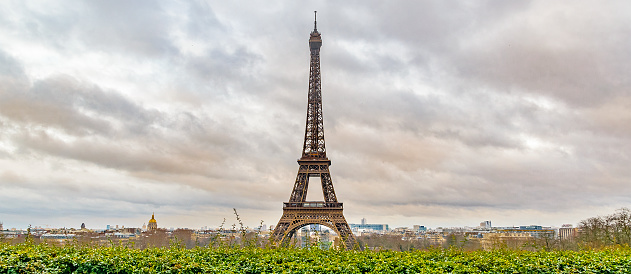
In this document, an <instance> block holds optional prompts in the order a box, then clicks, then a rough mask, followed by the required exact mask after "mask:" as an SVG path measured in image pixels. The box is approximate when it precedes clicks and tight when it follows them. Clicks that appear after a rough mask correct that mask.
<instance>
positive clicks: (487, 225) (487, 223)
mask: <svg viewBox="0 0 631 274" xmlns="http://www.w3.org/2000/svg"><path fill="white" fill-rule="evenodd" d="M480 228H491V221H484V222H481V223H480Z"/></svg>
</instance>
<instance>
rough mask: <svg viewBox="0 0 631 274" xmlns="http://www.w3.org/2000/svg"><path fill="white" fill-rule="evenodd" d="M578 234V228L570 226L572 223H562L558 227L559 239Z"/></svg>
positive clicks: (569, 237) (568, 238) (569, 238)
mask: <svg viewBox="0 0 631 274" xmlns="http://www.w3.org/2000/svg"><path fill="white" fill-rule="evenodd" d="M577 236H578V228H574V227H572V225H563V226H562V227H561V228H559V239H561V240H572V239H574V238H576V237H577Z"/></svg>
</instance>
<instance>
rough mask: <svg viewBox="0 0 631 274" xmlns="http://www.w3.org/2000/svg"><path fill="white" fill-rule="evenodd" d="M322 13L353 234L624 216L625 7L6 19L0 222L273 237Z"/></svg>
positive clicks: (627, 125) (28, 13)
mask: <svg viewBox="0 0 631 274" xmlns="http://www.w3.org/2000/svg"><path fill="white" fill-rule="evenodd" d="M314 10H317V11H318V30H319V31H320V32H321V33H322V34H323V40H324V44H323V48H324V49H323V50H322V64H321V66H322V100H323V106H324V110H323V113H324V124H325V128H326V130H325V131H326V139H327V154H328V157H329V158H330V159H331V161H332V165H331V172H332V173H334V178H333V180H334V184H335V188H336V194H337V196H338V197H339V199H340V200H343V201H344V215H345V216H346V219H347V221H348V222H349V223H359V221H360V219H361V218H364V217H365V218H366V219H368V220H369V222H371V223H383V224H390V226H391V227H397V226H411V225H414V224H417V225H424V226H426V227H438V226H444V227H452V226H453V227H457V226H467V225H475V224H478V223H479V222H481V221H484V220H492V221H493V224H494V225H497V226H518V225H530V224H538V225H545V226H561V224H565V223H571V224H576V223H577V222H579V221H580V220H582V219H586V218H589V217H593V216H598V215H607V214H611V213H612V212H614V211H615V210H616V209H618V208H621V207H627V206H629V204H631V190H628V189H629V188H628V187H626V186H627V185H628V184H629V179H630V178H631V170H629V169H628V168H627V166H628V163H629V159H631V142H630V141H631V94H630V93H629V90H630V87H631V85H630V82H631V81H630V77H631V76H628V73H627V71H629V66H631V65H629V64H631V54H630V53H629V51H628V48H629V46H631V31H630V30H629V28H630V27H629V26H631V22H630V21H631V3H628V2H625V1H610V2H607V3H599V2H595V1H577V2H573V3H572V5H566V4H564V3H560V2H549V1H515V2H509V3H506V2H503V1H489V2H485V3H465V2H459V3H443V2H439V1H422V2H407V1H395V2H388V3H382V2H377V1H374V2H370V1H369V2H366V1H362V2H346V3H336V2H332V1H330V2H327V1H324V2H319V3H317V4H315V3H309V4H304V3H293V2H290V1H274V2H265V3H259V4H252V3H248V4H243V3H241V2H231V3H225V2H220V1H216V2H215V1H208V2H203V1H191V2H184V3H181V2H168V1H164V2H153V1H135V2H133V3H127V2H125V1H106V2H88V3H76V2H73V1H46V2H39V1H7V2H3V3H0V33H2V35H0V222H2V223H3V224H4V227H5V228H7V227H27V226H28V225H29V224H30V225H33V226H46V225H49V226H55V227H72V226H73V225H79V224H81V223H86V225H88V227H105V225H107V224H120V225H125V226H128V225H133V224H134V223H135V220H144V219H146V216H147V215H148V214H150V213H151V212H156V214H157V215H158V216H159V217H158V218H157V219H159V220H160V226H161V227H191V228H196V227H202V226H219V225H220V224H221V223H222V221H223V219H224V218H226V224H232V223H236V220H235V218H234V214H233V210H232V209H233V208H236V209H237V211H238V213H239V215H240V216H241V219H242V220H243V221H244V224H245V225H247V226H249V227H255V226H258V224H259V223H260V222H261V220H263V221H264V222H265V223H266V224H267V225H268V226H269V225H274V224H275V222H276V221H277V220H278V219H279V217H280V216H281V214H282V209H281V208H279V205H280V204H281V203H282V202H287V196H288V195H289V194H290V191H291V187H292V185H293V184H294V181H295V175H296V174H295V168H296V160H297V159H298V158H299V157H300V153H301V151H300V150H301V146H302V140H303V137H304V126H305V124H304V123H305V121H304V111H305V107H306V94H307V86H306V84H307V83H308V75H309V66H308V64H309V51H308V47H307V46H306V42H307V41H308V39H309V35H308V33H309V32H310V31H311V30H312V28H313V11H314ZM307 195H309V194H307ZM139 225H142V224H139Z"/></svg>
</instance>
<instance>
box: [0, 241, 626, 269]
mask: <svg viewBox="0 0 631 274" xmlns="http://www.w3.org/2000/svg"><path fill="white" fill-rule="evenodd" d="M549 272H555V273H584V272H587V273H629V272H631V248H628V247H616V248H608V249H603V250H598V251H596V250H585V251H553V252H544V251H538V252H532V251H515V250H495V251H463V250H462V249H433V250H429V251H411V252H396V251H344V250H338V249H329V250H322V249H320V248H317V247H311V248H304V249H296V248H292V249H283V248H281V249H263V248H255V247H246V248H228V247H217V248H202V247H196V248H193V249H186V248H184V247H183V246H181V245H173V246H171V247H170V248H146V249H136V248H133V247H130V246H125V245H114V246H105V247H89V246H79V245H66V246H63V247H60V246H53V245H48V244H34V243H22V244H17V245H10V244H7V243H2V244H0V273H549Z"/></svg>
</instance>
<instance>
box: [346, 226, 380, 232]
mask: <svg viewBox="0 0 631 274" xmlns="http://www.w3.org/2000/svg"><path fill="white" fill-rule="evenodd" d="M348 225H349V226H350V227H351V230H353V231H358V230H360V229H366V230H374V231H384V232H385V231H388V230H390V228H389V227H388V225H387V224H348Z"/></svg>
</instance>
